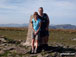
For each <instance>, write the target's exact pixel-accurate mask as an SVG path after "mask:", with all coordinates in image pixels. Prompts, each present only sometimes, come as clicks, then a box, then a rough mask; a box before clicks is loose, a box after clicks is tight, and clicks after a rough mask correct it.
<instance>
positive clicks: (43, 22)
mask: <svg viewBox="0 0 76 57" xmlns="http://www.w3.org/2000/svg"><path fill="white" fill-rule="evenodd" d="M38 18H39V19H41V31H45V30H46V27H47V24H48V19H47V18H48V17H47V14H46V13H44V14H43V16H38Z"/></svg>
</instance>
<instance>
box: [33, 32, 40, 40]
mask: <svg viewBox="0 0 76 57" xmlns="http://www.w3.org/2000/svg"><path fill="white" fill-rule="evenodd" d="M39 37H40V32H38V34H36V35H34V32H33V31H32V39H35V40H38V38H39Z"/></svg>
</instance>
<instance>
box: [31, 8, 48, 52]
mask: <svg viewBox="0 0 76 57" xmlns="http://www.w3.org/2000/svg"><path fill="white" fill-rule="evenodd" d="M38 12H39V14H38V13H37V12H34V14H33V19H32V20H31V24H32V51H31V52H32V53H37V49H38V44H39V41H38V40H39V39H40V40H41V42H42V43H43V44H45V45H47V44H48V37H49V31H48V27H49V17H48V15H47V14H46V13H43V8H42V7H40V8H39V10H38ZM35 41H36V47H35V48H34V43H35Z"/></svg>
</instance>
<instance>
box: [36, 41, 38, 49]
mask: <svg viewBox="0 0 76 57" xmlns="http://www.w3.org/2000/svg"><path fill="white" fill-rule="evenodd" d="M37 48H38V40H36V49H37Z"/></svg>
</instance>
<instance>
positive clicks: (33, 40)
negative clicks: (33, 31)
mask: <svg viewBox="0 0 76 57" xmlns="http://www.w3.org/2000/svg"><path fill="white" fill-rule="evenodd" d="M34 42H35V39H34V38H33V39H32V51H34Z"/></svg>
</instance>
